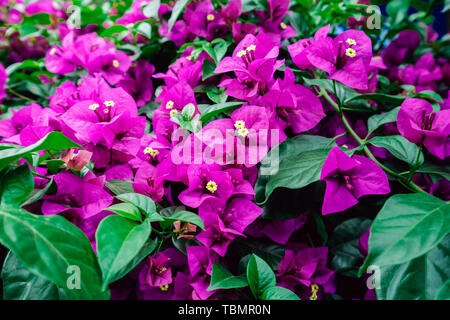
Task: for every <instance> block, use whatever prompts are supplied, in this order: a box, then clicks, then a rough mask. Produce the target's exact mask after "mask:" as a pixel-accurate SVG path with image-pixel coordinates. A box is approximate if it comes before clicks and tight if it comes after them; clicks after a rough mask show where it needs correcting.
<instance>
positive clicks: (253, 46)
mask: <svg viewBox="0 0 450 320" xmlns="http://www.w3.org/2000/svg"><path fill="white" fill-rule="evenodd" d="M255 50H256V46H255V45H254V44H252V45H251V46H249V47H248V48H247V51H255Z"/></svg>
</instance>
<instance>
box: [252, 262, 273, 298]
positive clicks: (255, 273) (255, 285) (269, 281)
mask: <svg viewBox="0 0 450 320" xmlns="http://www.w3.org/2000/svg"><path fill="white" fill-rule="evenodd" d="M247 281H248V285H249V287H250V290H251V291H252V293H253V296H254V297H255V298H256V299H260V298H261V296H262V294H263V293H264V291H266V290H267V289H269V288H272V287H275V285H276V280H275V274H274V273H273V271H272V269H271V268H270V266H269V265H268V264H267V262H265V261H264V260H263V259H261V258H260V257H258V256H257V255H255V254H252V256H251V257H250V260H249V262H248V265H247Z"/></svg>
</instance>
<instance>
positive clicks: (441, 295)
mask: <svg viewBox="0 0 450 320" xmlns="http://www.w3.org/2000/svg"><path fill="white" fill-rule="evenodd" d="M434 299H435V300H450V279H449V280H447V281H445V283H444V284H443V285H442V287H440V288H439V290H438V292H437V293H436V296H435V297H434Z"/></svg>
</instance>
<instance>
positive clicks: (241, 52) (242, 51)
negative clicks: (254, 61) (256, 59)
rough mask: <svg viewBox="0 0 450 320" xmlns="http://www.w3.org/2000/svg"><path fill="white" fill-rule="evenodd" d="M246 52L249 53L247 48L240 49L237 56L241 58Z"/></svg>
mask: <svg viewBox="0 0 450 320" xmlns="http://www.w3.org/2000/svg"><path fill="white" fill-rule="evenodd" d="M246 53H247V52H246V51H245V50H241V51H239V52H238V53H237V56H238V57H239V58H241V57H243V56H245V55H246Z"/></svg>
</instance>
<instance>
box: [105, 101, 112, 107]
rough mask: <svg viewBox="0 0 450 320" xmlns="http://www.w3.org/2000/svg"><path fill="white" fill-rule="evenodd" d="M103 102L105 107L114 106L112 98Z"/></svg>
mask: <svg viewBox="0 0 450 320" xmlns="http://www.w3.org/2000/svg"><path fill="white" fill-rule="evenodd" d="M103 104H104V105H105V106H107V107H114V101H112V100H106V101H105V102H103Z"/></svg>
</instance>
